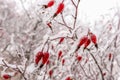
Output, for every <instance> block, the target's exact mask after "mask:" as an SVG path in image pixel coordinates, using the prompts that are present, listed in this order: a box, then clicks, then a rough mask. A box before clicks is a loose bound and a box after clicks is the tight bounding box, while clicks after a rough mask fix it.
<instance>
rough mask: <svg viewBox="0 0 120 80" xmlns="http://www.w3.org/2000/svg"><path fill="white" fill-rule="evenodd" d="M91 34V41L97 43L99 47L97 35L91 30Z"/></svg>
mask: <svg viewBox="0 0 120 80" xmlns="http://www.w3.org/2000/svg"><path fill="white" fill-rule="evenodd" d="M89 34H90V39H91V41H92V42H93V44H94V45H95V47H96V48H98V45H97V37H96V35H95V34H93V33H91V32H90V33H89Z"/></svg>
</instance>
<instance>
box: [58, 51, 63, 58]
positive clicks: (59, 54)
mask: <svg viewBox="0 0 120 80" xmlns="http://www.w3.org/2000/svg"><path fill="white" fill-rule="evenodd" d="M61 56H62V51H59V52H58V59H59V58H60V57H61Z"/></svg>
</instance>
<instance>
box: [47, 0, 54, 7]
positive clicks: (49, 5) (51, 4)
mask: <svg viewBox="0 0 120 80" xmlns="http://www.w3.org/2000/svg"><path fill="white" fill-rule="evenodd" d="M54 3H55V1H54V0H51V1H50V2H48V4H47V7H52V6H53V5H54Z"/></svg>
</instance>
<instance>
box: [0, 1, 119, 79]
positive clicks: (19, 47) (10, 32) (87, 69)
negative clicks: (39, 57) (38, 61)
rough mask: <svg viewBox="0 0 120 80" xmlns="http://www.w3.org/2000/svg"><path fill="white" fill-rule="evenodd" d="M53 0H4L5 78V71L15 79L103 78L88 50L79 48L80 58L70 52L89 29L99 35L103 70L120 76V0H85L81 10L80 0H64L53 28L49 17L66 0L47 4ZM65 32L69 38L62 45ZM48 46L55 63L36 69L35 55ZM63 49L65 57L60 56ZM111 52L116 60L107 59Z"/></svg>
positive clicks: (0, 34) (0, 8) (0, 26)
mask: <svg viewBox="0 0 120 80" xmlns="http://www.w3.org/2000/svg"><path fill="white" fill-rule="evenodd" d="M48 1H49V0H0V76H1V78H0V80H4V79H3V77H2V75H3V74H10V75H11V76H13V77H12V78H11V80H24V79H25V80H65V78H66V77H67V76H71V77H72V78H73V79H74V80H103V79H101V75H100V72H99V70H98V67H96V64H95V62H94V60H93V59H92V57H89V56H90V55H89V52H88V51H85V52H83V50H82V49H80V50H79V51H78V54H79V55H81V56H82V61H81V63H80V64H78V63H77V62H75V56H74V55H72V56H71V54H73V52H74V50H75V48H76V45H77V43H78V41H79V39H80V38H81V37H82V36H83V35H86V34H87V33H88V31H89V30H90V31H91V32H93V33H94V34H96V36H97V38H98V46H99V49H98V50H96V49H94V48H93V50H92V53H93V54H94V56H95V58H96V60H97V62H98V64H99V66H100V67H101V69H102V71H103V73H104V75H103V76H104V80H120V54H119V53H120V35H119V34H120V0H81V1H80V3H79V5H78V8H77V10H76V8H75V6H74V5H73V3H75V5H77V4H78V1H79V0H64V4H65V8H64V10H63V12H62V14H60V15H58V16H57V17H56V18H55V19H54V20H53V21H52V29H53V33H52V32H51V30H50V29H49V27H48V26H47V24H46V23H47V22H48V21H49V19H50V18H51V16H53V14H54V13H55V10H56V9H57V6H58V4H59V3H60V2H61V1H62V0H55V5H54V6H53V7H51V8H48V9H43V8H42V5H44V4H46V3H48ZM72 1H73V2H72ZM76 11H77V19H76V22H75V18H74V17H75V14H76ZM63 19H64V20H63ZM64 21H65V23H66V24H65V23H64ZM74 24H75V26H74ZM66 25H67V26H66ZM61 37H65V40H64V42H63V43H62V44H60V45H58V42H59V38H61ZM71 38H72V39H71ZM47 40H48V41H47ZM46 42H47V44H46ZM91 46H92V44H91V45H90V46H89V48H91ZM43 47H44V51H47V49H48V48H49V50H48V52H49V53H50V62H52V63H51V64H50V66H49V67H47V68H46V67H45V66H44V67H43V68H42V69H41V70H37V68H36V65H35V64H34V58H35V55H36V54H37V52H39V51H40V50H42V48H43ZM53 48H54V49H53ZM82 48H83V47H82ZM60 50H62V52H63V58H62V59H61V60H60V61H58V60H57V59H56V58H57V53H58V52H59V51H60ZM110 53H111V54H112V60H111V61H108V55H109V54H110ZM88 58H89V61H88V63H86V64H85V62H86V60H87V59H88ZM63 59H65V60H66V61H65V62H66V63H65V65H64V66H63V65H62V64H61V61H62V60H63ZM76 66H77V67H76ZM71 68H75V69H74V70H73V69H71ZM50 69H54V74H53V75H54V76H53V77H52V78H49V75H48V74H47V72H48V71H49V70H50ZM77 71H78V72H77ZM79 71H81V72H79ZM8 80H9V79H8ZM68 80H69V79H68Z"/></svg>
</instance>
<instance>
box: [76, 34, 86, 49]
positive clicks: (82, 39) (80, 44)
mask: <svg viewBox="0 0 120 80" xmlns="http://www.w3.org/2000/svg"><path fill="white" fill-rule="evenodd" d="M87 40H88V37H87V36H84V37H82V38H81V39H80V42H79V44H78V46H79V47H81V46H82V45H83V44H84V43H85V42H86V41H87Z"/></svg>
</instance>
